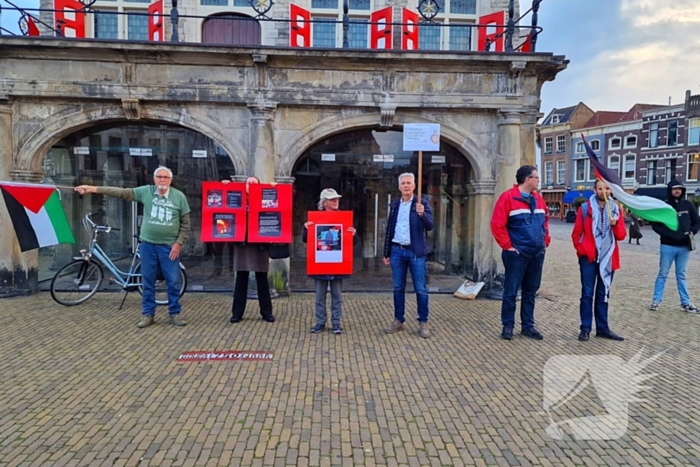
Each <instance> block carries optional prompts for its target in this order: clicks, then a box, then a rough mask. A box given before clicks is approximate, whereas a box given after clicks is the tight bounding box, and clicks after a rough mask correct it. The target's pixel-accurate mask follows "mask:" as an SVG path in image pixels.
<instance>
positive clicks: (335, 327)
mask: <svg viewBox="0 0 700 467" xmlns="http://www.w3.org/2000/svg"><path fill="white" fill-rule="evenodd" d="M342 333H343V328H341V327H340V324H334V325H333V334H342Z"/></svg>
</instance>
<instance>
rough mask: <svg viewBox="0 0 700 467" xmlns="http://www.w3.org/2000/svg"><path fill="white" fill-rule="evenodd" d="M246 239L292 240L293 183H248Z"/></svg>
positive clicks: (252, 241)
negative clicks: (248, 199)
mask: <svg viewBox="0 0 700 467" xmlns="http://www.w3.org/2000/svg"><path fill="white" fill-rule="evenodd" d="M248 189H249V190H250V192H249V193H248V196H249V198H250V201H249V203H248V206H249V209H248V242H249V243H292V185H290V184H289V183H278V184H276V185H274V186H273V185H271V184H265V183H254V184H251V185H248Z"/></svg>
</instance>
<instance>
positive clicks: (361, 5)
mask: <svg viewBox="0 0 700 467" xmlns="http://www.w3.org/2000/svg"><path fill="white" fill-rule="evenodd" d="M350 9H351V10H369V0H350Z"/></svg>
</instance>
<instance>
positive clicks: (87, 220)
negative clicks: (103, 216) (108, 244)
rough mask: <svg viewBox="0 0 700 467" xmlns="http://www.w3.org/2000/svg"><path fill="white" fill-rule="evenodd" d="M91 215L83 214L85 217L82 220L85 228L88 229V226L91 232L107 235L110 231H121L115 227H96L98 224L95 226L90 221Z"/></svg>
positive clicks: (89, 213)
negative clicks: (105, 233)
mask: <svg viewBox="0 0 700 467" xmlns="http://www.w3.org/2000/svg"><path fill="white" fill-rule="evenodd" d="M93 214H95V213H92V212H88V213H87V214H85V217H84V218H83V222H84V223H85V227H86V228H88V226H89V229H91V230H93V231H97V232H108V233H109V232H111V231H112V230H114V231H116V232H119V231H121V229H118V228H116V227H110V226H108V225H98V224H95V223H94V222H93V221H92V216H93Z"/></svg>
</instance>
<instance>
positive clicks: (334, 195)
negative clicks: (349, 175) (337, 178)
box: [321, 188, 342, 199]
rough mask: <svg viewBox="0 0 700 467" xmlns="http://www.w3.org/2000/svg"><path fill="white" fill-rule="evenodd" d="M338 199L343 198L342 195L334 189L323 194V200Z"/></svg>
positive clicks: (328, 189) (326, 190)
mask: <svg viewBox="0 0 700 467" xmlns="http://www.w3.org/2000/svg"><path fill="white" fill-rule="evenodd" d="M336 198H342V196H341V195H339V194H338V192H337V191H335V190H334V189H333V188H326V189H325V190H323V191H322V192H321V199H336Z"/></svg>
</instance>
